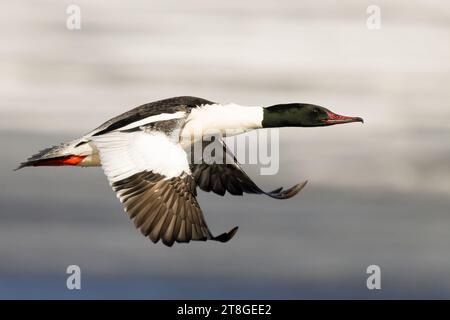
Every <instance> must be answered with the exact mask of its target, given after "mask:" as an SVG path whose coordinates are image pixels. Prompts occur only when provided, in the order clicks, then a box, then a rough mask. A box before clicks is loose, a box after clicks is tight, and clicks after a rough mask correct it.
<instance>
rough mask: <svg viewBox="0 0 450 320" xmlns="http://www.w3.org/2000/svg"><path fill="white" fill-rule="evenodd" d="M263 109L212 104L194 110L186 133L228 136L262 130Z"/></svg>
mask: <svg viewBox="0 0 450 320" xmlns="http://www.w3.org/2000/svg"><path fill="white" fill-rule="evenodd" d="M263 113H264V112H263V108H262V107H245V106H240V105H237V104H233V103H230V104H225V105H222V104H211V105H205V106H200V107H198V108H196V109H193V110H192V111H191V113H190V115H189V116H188V118H187V122H186V126H185V128H184V129H183V131H184V133H192V132H193V130H195V131H197V130H201V131H202V132H203V135H206V134H217V132H218V131H220V132H222V133H224V134H226V135H227V136H230V135H235V134H240V133H244V132H246V131H249V130H253V129H258V128H262V120H263Z"/></svg>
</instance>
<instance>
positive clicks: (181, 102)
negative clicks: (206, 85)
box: [16, 96, 363, 246]
mask: <svg viewBox="0 0 450 320" xmlns="http://www.w3.org/2000/svg"><path fill="white" fill-rule="evenodd" d="M350 122H363V119H362V118H359V117H346V116H340V115H337V114H335V113H333V112H331V111H330V110H328V109H326V108H323V107H320V106H316V105H312V104H305V103H290V104H280V105H274V106H269V107H260V106H255V107H244V106H240V105H236V104H219V103H215V102H211V101H208V100H205V99H201V98H196V97H189V96H186V97H176V98H169V99H165V100H160V101H156V102H151V103H148V104H144V105H142V106H139V107H137V108H134V109H132V110H130V111H128V112H125V113H123V114H121V115H119V116H117V117H115V118H113V119H111V120H108V121H106V122H105V123H103V124H102V125H101V126H99V127H98V128H96V129H94V130H93V131H91V132H89V133H88V134H86V135H84V136H82V137H81V138H79V139H76V140H73V141H71V142H67V143H62V144H60V145H59V146H54V147H51V148H48V149H45V150H42V151H41V152H39V153H37V154H35V155H33V156H32V157H30V158H29V159H28V160H27V161H25V162H23V163H21V164H20V166H19V167H18V168H17V169H16V170H18V169H20V168H23V167H29V166H81V167H89V166H102V167H103V170H104V172H105V174H106V176H107V177H108V180H109V182H110V184H111V186H112V188H113V190H114V191H115V192H116V195H117V197H118V198H119V200H120V201H121V202H122V204H123V206H124V209H125V211H126V212H127V213H128V215H129V216H130V218H131V219H132V220H133V222H134V224H135V225H136V227H137V228H139V229H140V231H141V232H142V234H144V236H148V237H149V238H150V239H151V240H152V241H153V242H154V243H156V242H158V241H159V240H160V239H161V240H162V242H163V243H164V244H165V245H167V246H172V245H173V243H174V242H189V241H191V240H202V241H206V240H216V241H220V242H227V241H228V240H230V239H231V238H232V237H233V236H234V235H235V233H236V231H237V227H234V228H233V229H231V230H230V231H228V232H225V233H222V234H220V235H219V236H213V234H212V233H211V231H210V230H209V228H208V226H207V224H206V222H205V219H204V217H203V214H202V211H201V209H200V206H199V204H198V202H197V200H196V188H197V186H198V187H199V188H200V189H202V190H204V191H207V192H209V191H212V192H214V193H216V194H219V195H224V194H225V193H226V192H227V191H228V192H229V193H230V194H232V195H242V194H243V193H254V194H264V195H267V196H269V197H272V198H276V199H288V198H291V197H292V196H294V195H296V194H297V193H299V192H300V191H301V190H302V189H303V187H304V186H305V184H306V182H307V181H304V182H302V183H299V184H297V185H295V186H293V187H291V188H288V189H286V190H284V189H283V188H278V189H276V190H274V191H271V192H266V191H263V190H262V189H261V188H260V187H258V186H257V185H256V184H255V183H254V182H253V181H252V179H250V177H249V176H248V175H247V174H246V173H245V172H244V171H243V170H242V168H241V166H240V164H239V163H238V161H237V160H236V158H235V157H234V156H233V154H232V153H231V151H230V150H229V149H228V148H227V146H226V145H225V143H224V142H223V140H218V141H216V142H217V143H220V144H221V147H222V148H223V150H224V157H227V159H226V160H227V161H222V162H213V163H205V162H200V163H198V162H192V161H190V159H188V158H189V157H188V152H187V148H189V147H190V146H191V145H192V144H193V141H198V139H202V138H203V135H205V132H210V131H211V130H214V131H215V132H217V131H220V132H224V131H227V132H230V131H231V132H232V134H233V135H234V134H240V133H244V132H247V131H250V130H254V129H260V128H276V127H320V126H330V125H335V124H342V123H350ZM199 127H200V128H201V131H200V132H201V133H200V137H194V139H192V137H193V133H195V132H198V131H196V130H197V129H198V128H199ZM197 135H198V133H197ZM189 138H190V139H189ZM230 159H231V160H230Z"/></svg>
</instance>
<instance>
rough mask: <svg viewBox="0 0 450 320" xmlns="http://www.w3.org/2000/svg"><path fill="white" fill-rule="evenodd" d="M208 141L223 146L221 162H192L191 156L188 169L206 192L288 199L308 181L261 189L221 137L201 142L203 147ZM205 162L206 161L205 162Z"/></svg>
mask: <svg viewBox="0 0 450 320" xmlns="http://www.w3.org/2000/svg"><path fill="white" fill-rule="evenodd" d="M210 143H220V144H221V146H219V147H222V148H223V152H222V154H223V159H222V161H221V163H219V164H218V163H214V162H210V161H203V162H202V163H198V162H199V161H197V162H195V163H194V159H193V158H191V164H190V169H191V172H192V176H193V177H194V179H195V182H196V183H197V185H198V186H199V187H200V189H202V190H203V191H206V192H210V191H212V192H214V193H217V194H219V195H221V196H223V195H224V194H225V193H226V192H227V191H228V192H229V193H230V194H232V195H242V194H243V193H254V194H265V195H267V196H269V197H272V198H275V199H289V198H291V197H293V196H295V195H296V194H297V193H299V192H300V191H301V190H302V189H303V188H304V187H305V185H306V183H307V182H308V181H304V182H301V183H299V184H296V185H294V186H292V187H291V188H288V189H286V190H283V188H282V187H281V188H278V189H275V190H273V191H270V192H266V191H264V190H262V189H261V188H260V187H258V186H257V185H256V183H255V182H253V180H252V179H251V178H250V177H249V176H248V175H247V173H245V171H244V170H243V169H242V167H241V165H240V164H239V162H238V161H237V159H236V157H235V156H234V155H233V154H232V152H231V151H230V150H229V149H228V147H227V146H226V144H225V142H224V141H223V140H222V139H218V138H215V139H214V140H213V141H212V142H210V141H206V142H204V143H203V148H204V147H205V146H206V145H208V144H210ZM205 162H206V163H205Z"/></svg>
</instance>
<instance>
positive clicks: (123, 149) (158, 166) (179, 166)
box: [92, 131, 190, 182]
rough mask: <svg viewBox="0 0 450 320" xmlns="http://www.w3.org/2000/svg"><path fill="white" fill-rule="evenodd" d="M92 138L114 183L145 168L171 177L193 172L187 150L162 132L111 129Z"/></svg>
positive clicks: (103, 165)
mask: <svg viewBox="0 0 450 320" xmlns="http://www.w3.org/2000/svg"><path fill="white" fill-rule="evenodd" d="M92 140H93V141H94V143H95V145H96V147H97V148H98V150H99V152H100V159H101V162H102V167H103V170H104V171H105V174H106V176H107V177H108V179H109V180H110V181H111V182H116V181H120V180H123V179H125V178H128V177H130V176H132V175H133V174H136V173H138V172H142V171H153V172H155V173H159V174H162V175H164V176H165V177H166V178H167V179H169V178H172V177H177V176H179V175H181V174H182V173H183V172H186V173H190V170H189V163H188V160H187V154H186V152H185V151H184V150H183V149H182V148H181V146H180V145H179V144H178V143H175V142H173V141H172V140H170V139H169V138H168V137H167V136H166V135H165V134H163V133H161V132H156V131H155V132H147V133H146V132H142V131H141V132H132V133H123V132H111V133H107V134H104V135H101V136H96V137H92Z"/></svg>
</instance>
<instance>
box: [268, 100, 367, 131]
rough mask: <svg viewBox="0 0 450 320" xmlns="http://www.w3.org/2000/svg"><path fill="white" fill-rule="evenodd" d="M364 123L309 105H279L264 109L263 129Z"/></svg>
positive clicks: (357, 118)
mask: <svg viewBox="0 0 450 320" xmlns="http://www.w3.org/2000/svg"><path fill="white" fill-rule="evenodd" d="M350 122H364V120H363V119H362V118H360V117H347V116H341V115H338V114H335V113H333V112H331V111H330V110H328V109H326V108H324V107H321V106H316V105H313V104H307V103H288V104H278V105H275V106H271V107H267V108H264V118H263V121H262V126H263V128H276V127H323V126H331V125H335V124H341V123H350Z"/></svg>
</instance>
